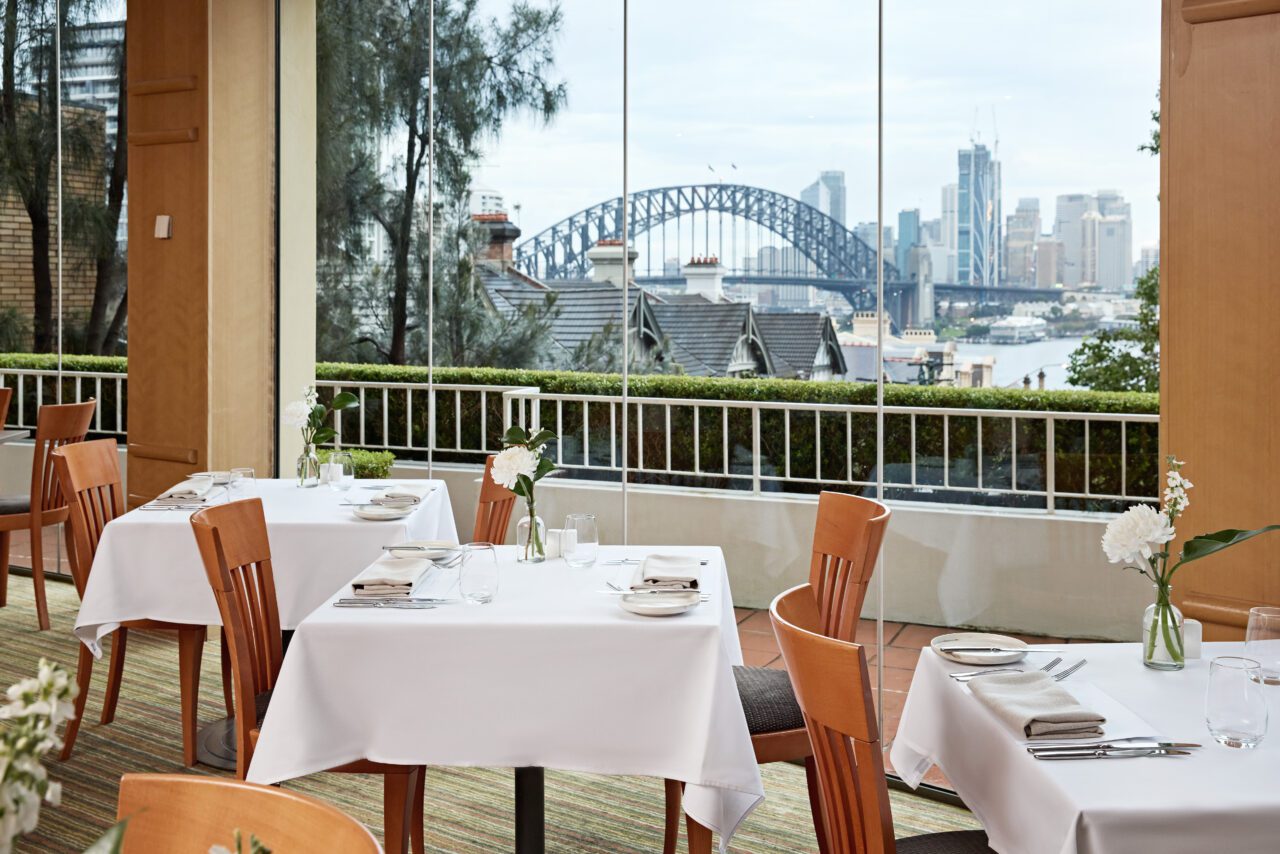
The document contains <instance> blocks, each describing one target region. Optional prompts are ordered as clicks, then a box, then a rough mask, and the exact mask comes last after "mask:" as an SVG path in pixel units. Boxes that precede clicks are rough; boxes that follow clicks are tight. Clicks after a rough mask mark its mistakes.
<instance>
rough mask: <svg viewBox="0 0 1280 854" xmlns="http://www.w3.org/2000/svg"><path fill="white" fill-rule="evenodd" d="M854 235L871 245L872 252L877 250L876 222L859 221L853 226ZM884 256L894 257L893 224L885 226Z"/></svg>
mask: <svg viewBox="0 0 1280 854" xmlns="http://www.w3.org/2000/svg"><path fill="white" fill-rule="evenodd" d="M853 236H854V237H856V238H858V239H859V240H861V241H862V242H863V243H865V244H867V245H868V246H870V247H871V251H872V252H874V251H875V249H876V224H875V223H874V222H860V223H858V224H857V225H855V226H854V227H853ZM884 257H885V258H892V257H894V243H893V226H891V225H886V226H885V227H884Z"/></svg>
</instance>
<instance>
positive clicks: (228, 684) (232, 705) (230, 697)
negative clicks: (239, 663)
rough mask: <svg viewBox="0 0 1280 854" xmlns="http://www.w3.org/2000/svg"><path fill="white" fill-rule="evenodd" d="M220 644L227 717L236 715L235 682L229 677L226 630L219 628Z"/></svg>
mask: <svg viewBox="0 0 1280 854" xmlns="http://www.w3.org/2000/svg"><path fill="white" fill-rule="evenodd" d="M218 635H219V638H220V644H219V645H220V646H221V647H222V699H223V702H225V703H226V704H227V717H229V718H234V717H235V716H236V692H235V683H234V682H233V681H232V679H231V648H230V647H228V646H227V630H226V629H219V630H218Z"/></svg>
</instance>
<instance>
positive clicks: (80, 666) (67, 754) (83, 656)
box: [58, 644, 93, 762]
mask: <svg viewBox="0 0 1280 854" xmlns="http://www.w3.org/2000/svg"><path fill="white" fill-rule="evenodd" d="M91 681H93V653H92V652H90V651H89V648H88V647H87V646H85V645H84V644H80V660H79V662H78V663H77V664H76V687H77V688H79V689H80V690H79V692H77V693H76V700H75V706H76V716H75V717H74V718H72V719H71V720H69V721H67V732H66V734H65V735H64V736H63V737H62V753H61V755H60V756H59V757H58V758H59V759H61V760H62V761H63V762H66V761H67V760H68V759H70V758H71V748H73V747H75V744H76V735H77V734H79V732H80V721H82V720H83V719H84V706H85V701H86V700H88V699H89V683H90V682H91Z"/></svg>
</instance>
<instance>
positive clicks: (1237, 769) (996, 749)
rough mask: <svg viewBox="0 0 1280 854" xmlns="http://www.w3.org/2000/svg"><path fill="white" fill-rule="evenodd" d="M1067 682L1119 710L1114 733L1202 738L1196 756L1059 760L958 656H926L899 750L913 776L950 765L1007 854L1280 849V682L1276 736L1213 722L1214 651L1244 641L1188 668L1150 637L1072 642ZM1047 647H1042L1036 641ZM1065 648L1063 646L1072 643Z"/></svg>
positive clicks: (1092, 703) (1207, 647)
mask: <svg viewBox="0 0 1280 854" xmlns="http://www.w3.org/2000/svg"><path fill="white" fill-rule="evenodd" d="M1054 648H1055V649H1058V650H1059V652H1056V653H1054V654H1053V655H1050V654H1047V653H1040V654H1032V655H1029V656H1028V657H1027V658H1026V659H1025V660H1024V662H1023V666H1024V667H1025V668H1026V669H1035V668H1037V667H1041V666H1043V665H1044V664H1047V663H1048V662H1049V660H1050V659H1051V658H1052V657H1053V656H1054V655H1061V656H1062V658H1063V662H1062V664H1061V665H1059V668H1060V669H1061V668H1065V667H1068V666H1070V665H1071V664H1073V663H1075V662H1076V661H1078V660H1079V659H1081V658H1084V659H1086V660H1087V661H1088V663H1087V664H1086V665H1085V666H1084V667H1083V668H1081V669H1080V670H1079V671H1077V672H1076V673H1075V674H1074V675H1072V676H1070V677H1068V678H1067V679H1065V680H1063V681H1062V682H1061V683H1059V684H1060V685H1061V686H1062V687H1063V688H1066V689H1067V690H1068V691H1070V692H1071V693H1072V694H1074V695H1075V696H1076V699H1077V700H1079V701H1080V702H1081V703H1082V704H1084V705H1086V706H1088V707H1089V708H1091V709H1093V710H1094V711H1097V712H1100V713H1102V714H1104V715H1106V717H1107V718H1108V721H1107V723H1106V725H1105V727H1104V729H1105V732H1106V738H1123V737H1126V736H1131V735H1160V736H1164V737H1166V738H1168V739H1172V740H1175V741H1190V742H1198V743H1200V744H1202V745H1204V746H1203V747H1202V748H1200V749H1198V750H1194V751H1192V755H1191V756H1187V757H1148V758H1123V759H1088V760H1079V761H1058V762H1048V761H1042V760H1037V759H1035V758H1034V757H1032V756H1031V755H1030V754H1028V753H1027V751H1026V742H1025V741H1024V740H1023V738H1022V737H1021V736H1020V735H1019V734H1017V733H1015V732H1014V731H1013V730H1012V729H1011V728H1009V727H1008V726H1006V725H1005V724H1003V723H1001V722H1000V721H999V720H998V719H997V718H996V716H995V715H994V714H993V713H992V712H991V711H990V710H988V709H987V708H986V707H985V706H983V705H982V704H980V703H979V702H978V701H977V699H976V698H975V697H974V696H973V695H972V694H971V693H969V691H968V689H967V688H966V687H965V686H964V685H962V684H961V683H959V682H956V681H955V680H953V679H950V678H949V677H948V675H947V674H948V673H951V672H955V671H958V670H973V669H974V667H973V666H972V665H964V664H954V663H952V662H949V661H946V660H944V659H943V658H942V657H941V656H939V655H937V654H936V653H935V652H933V651H932V650H931V649H928V648H926V649H925V650H924V651H923V652H922V653H921V655H920V663H919V665H918V666H917V667H916V671H915V676H914V678H913V679H912V682H911V690H910V692H909V693H908V695H907V701H906V705H905V707H904V708H903V712H902V719H901V722H900V723H899V725H898V731H897V736H896V738H895V739H894V742H893V747H892V750H891V752H890V757H891V758H892V760H893V767H894V768H895V769H896V770H897V772H898V773H899V774H900V775H901V776H902V778H903V779H904V780H905V781H906V782H907V783H908V784H909V785H911V786H913V787H914V786H916V785H918V784H919V782H920V780H921V779H922V778H923V777H924V775H925V773H926V772H927V771H928V770H929V768H930V767H931V766H933V765H936V766H938V768H939V769H941V770H942V772H943V773H944V774H946V776H947V779H948V780H949V781H950V782H951V785H952V786H953V787H954V788H955V791H956V794H958V795H959V796H960V797H961V799H963V800H964V802H965V804H966V805H967V806H968V807H969V809H971V810H972V811H973V813H974V815H976V816H977V817H978V820H979V821H981V822H982V826H983V827H984V828H986V831H987V837H988V839H989V844H990V845H991V847H992V848H993V849H994V850H995V851H997V852H1000V854H1134V852H1146V851H1153V852H1155V851H1158V852H1160V854H1183V852H1185V853H1186V854H1193V852H1194V854H1203V852H1207V851H1221V852H1228V851H1229V852H1232V854H1237V852H1239V853H1240V854H1246V852H1264V851H1265V852H1275V851H1278V850H1280V785H1278V784H1277V781H1280V687H1267V686H1264V690H1265V691H1266V695H1267V700H1268V705H1269V713H1270V718H1271V734H1270V735H1269V736H1268V737H1267V738H1265V739H1263V741H1262V743H1261V744H1260V745H1259V746H1258V747H1257V748H1256V749H1254V750H1241V749H1233V748H1229V747H1224V746H1222V745H1219V744H1218V743H1217V742H1215V741H1214V740H1213V737H1212V736H1211V735H1210V734H1209V732H1208V729H1207V728H1206V726H1205V718H1204V699H1205V688H1206V685H1207V684H1208V677H1209V662H1210V660H1211V659H1212V658H1214V657H1215V656H1219V655H1239V654H1241V651H1242V649H1243V644H1238V643H1206V644H1203V646H1202V657H1201V658H1200V659H1195V660H1189V661H1188V662H1187V666H1186V669H1185V670H1182V671H1180V672H1162V671H1158V670H1152V669H1150V668H1147V667H1144V666H1143V664H1142V652H1141V647H1140V646H1139V645H1138V644H1132V643H1123V644H1070V645H1069V646H1066V647H1065V648H1063V647H1054ZM1032 649H1035V647H1032ZM1064 649H1065V651H1062V650H1064Z"/></svg>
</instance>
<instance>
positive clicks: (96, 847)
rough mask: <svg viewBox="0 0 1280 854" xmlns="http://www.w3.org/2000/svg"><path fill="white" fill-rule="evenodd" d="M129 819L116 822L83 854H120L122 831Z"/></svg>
mask: <svg viewBox="0 0 1280 854" xmlns="http://www.w3.org/2000/svg"><path fill="white" fill-rule="evenodd" d="M128 824H129V819H127V818H124V819H121V820H120V821H118V822H116V823H115V824H114V825H113V826H112V827H111V829H110V830H108V831H107V832H106V833H104V834H102V835H101V836H99V837H98V839H97V841H96V842H94V843H93V844H92V845H90V846H89V847H88V848H86V849H84V854H120V850H121V848H122V847H123V846H124V829H125V827H126V826H127V825H128Z"/></svg>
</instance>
